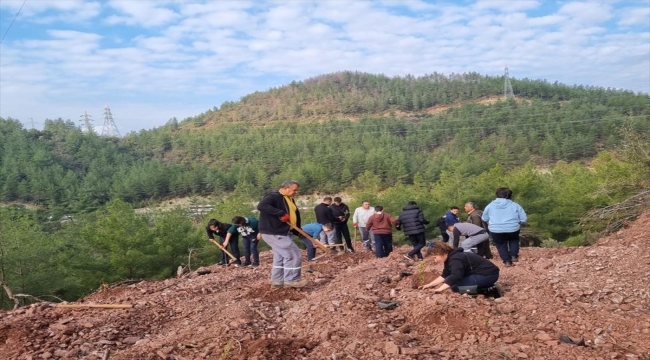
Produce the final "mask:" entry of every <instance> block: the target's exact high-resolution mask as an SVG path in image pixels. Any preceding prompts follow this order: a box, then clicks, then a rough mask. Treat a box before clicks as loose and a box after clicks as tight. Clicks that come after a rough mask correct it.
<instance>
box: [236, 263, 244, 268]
mask: <svg viewBox="0 0 650 360" xmlns="http://www.w3.org/2000/svg"><path fill="white" fill-rule="evenodd" d="M235 267H238V268H240V267H244V265H242V264H241V263H235Z"/></svg>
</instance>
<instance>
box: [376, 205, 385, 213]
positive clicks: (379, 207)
mask: <svg viewBox="0 0 650 360" xmlns="http://www.w3.org/2000/svg"><path fill="white" fill-rule="evenodd" d="M382 211H384V207H383V206H381V205H377V206H375V214H381V212H382Z"/></svg>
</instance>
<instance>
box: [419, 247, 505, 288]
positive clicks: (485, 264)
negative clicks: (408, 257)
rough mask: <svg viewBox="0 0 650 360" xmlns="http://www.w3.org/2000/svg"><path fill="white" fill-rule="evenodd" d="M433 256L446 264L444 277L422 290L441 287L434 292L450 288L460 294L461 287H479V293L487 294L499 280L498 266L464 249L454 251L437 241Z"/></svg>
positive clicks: (437, 260)
mask: <svg viewBox="0 0 650 360" xmlns="http://www.w3.org/2000/svg"><path fill="white" fill-rule="evenodd" d="M432 256H433V259H434V260H435V262H436V263H443V264H444V269H443V270H442V275H441V276H439V277H438V278H437V279H435V280H433V281H432V282H430V283H428V284H426V285H424V286H421V287H420V289H428V288H431V287H434V286H438V285H440V286H438V287H437V288H436V289H434V290H433V292H435V293H441V292H443V291H445V290H447V289H450V288H451V290H452V291H454V292H458V287H459V286H472V285H477V286H478V293H486V292H488V290H491V289H493V288H494V287H495V283H496V282H497V280H498V279H499V268H498V267H497V266H496V265H494V264H493V263H492V262H491V261H490V260H486V259H484V258H483V257H481V256H478V255H476V254H474V253H472V252H464V249H463V248H456V249H453V248H452V247H451V246H449V245H448V244H445V243H443V242H440V241H436V242H434V243H433V249H432ZM498 291H499V292H500V290H498ZM499 295H500V293H499Z"/></svg>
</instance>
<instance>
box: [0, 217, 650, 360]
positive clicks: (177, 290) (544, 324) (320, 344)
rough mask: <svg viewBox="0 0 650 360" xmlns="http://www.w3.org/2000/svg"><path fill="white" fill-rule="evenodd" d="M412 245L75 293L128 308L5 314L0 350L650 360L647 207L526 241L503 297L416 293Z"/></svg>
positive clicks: (418, 278)
mask: <svg viewBox="0 0 650 360" xmlns="http://www.w3.org/2000/svg"><path fill="white" fill-rule="evenodd" d="M358 249H361V247H360V246H359V247H358ZM407 249H410V247H406V246H405V247H402V248H398V249H397V250H396V251H395V252H394V253H393V254H391V256H390V257H388V258H385V259H375V258H374V256H373V255H372V254H370V253H367V252H361V250H360V252H358V253H356V254H345V255H338V256H337V255H330V256H326V257H324V258H322V260H319V261H318V263H316V264H311V269H312V270H313V271H312V272H307V271H304V272H303V276H304V277H305V278H307V279H309V280H310V281H311V285H310V286H308V287H306V288H303V289H279V290H271V288H270V284H269V281H268V278H269V271H270V263H271V254H269V253H265V254H262V255H261V262H262V266H260V267H259V268H257V269H250V268H234V267H226V268H223V267H218V266H213V267H210V268H209V269H207V270H210V271H211V272H207V273H206V272H205V271H201V272H202V273H204V274H205V275H202V276H199V275H198V273H197V272H196V271H195V272H193V273H190V274H184V275H183V277H181V278H174V279H167V280H165V281H159V282H149V281H143V282H140V283H137V284H131V285H122V286H116V287H112V288H109V289H103V290H101V291H98V292H97V293H95V294H92V295H90V296H88V297H86V298H85V299H82V300H81V301H80V303H106V304H108V303H111V304H116V303H129V304H133V305H134V307H133V308H130V309H96V308H89V309H69V308H57V307H54V306H53V304H44V303H41V304H34V305H31V306H27V307H24V308H20V309H17V310H14V311H7V312H2V313H0V354H2V356H1V358H2V359H98V358H102V356H103V355H104V354H106V352H107V351H109V352H110V359H111V360H116V359H124V360H127V359H129V360H130V359H187V360H189V359H217V358H227V359H242V360H243V359H257V360H262V359H325V358H328V359H549V360H550V359H650V342H649V341H648V339H650V286H649V284H650V270H649V269H650V251H649V249H650V214H645V215H643V216H642V217H640V218H639V219H638V220H637V221H636V222H635V223H633V224H630V226H628V227H627V228H625V229H623V230H621V231H619V232H618V233H616V234H612V235H610V236H608V237H606V238H603V239H601V240H600V241H599V242H598V243H597V244H596V245H594V246H592V247H588V248H575V249H567V248H558V249H541V248H523V249H522V253H521V257H520V259H521V260H520V261H519V262H518V263H517V264H516V266H514V267H511V268H505V267H502V268H501V279H500V283H501V284H502V285H503V287H504V288H505V291H506V294H505V296H504V297H502V298H499V299H492V298H484V297H482V296H479V297H469V296H466V295H464V296H461V295H457V294H452V293H446V294H439V295H435V294H433V293H432V292H431V291H422V290H417V289H416V288H415V287H416V286H417V285H419V283H421V282H422V281H424V279H426V281H430V280H432V279H433V278H435V276H437V274H439V273H440V270H441V269H440V265H438V264H434V263H433V262H432V261H431V260H430V259H427V261H426V262H425V265H424V266H422V265H420V266H418V265H417V264H411V263H407V260H404V259H403V258H402V254H403V253H405V252H406V251H407ZM492 252H493V253H494V254H496V253H497V252H496V250H494V249H493V250H492ZM495 263H497V265H499V266H501V263H500V262H499V261H498V260H495ZM303 266H304V270H307V267H309V265H308V264H307V263H306V262H304V263H303ZM380 300H391V301H398V302H399V306H397V307H394V308H392V309H390V310H382V309H380V308H379V307H378V306H377V302H378V301H380ZM563 335H564V336H563ZM567 339H569V340H570V341H573V343H571V342H568V341H569V340H567ZM580 340H583V342H580ZM226 355H227V356H226Z"/></svg>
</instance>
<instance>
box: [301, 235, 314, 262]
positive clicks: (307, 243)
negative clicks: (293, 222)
mask: <svg viewBox="0 0 650 360" xmlns="http://www.w3.org/2000/svg"><path fill="white" fill-rule="evenodd" d="M300 239H301V240H302V242H303V243H304V244H305V249H307V260H311V259H313V258H315V257H316V248H315V247H314V244H312V243H311V241H310V240H308V239H307V238H306V237H303V236H301V237H300Z"/></svg>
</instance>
